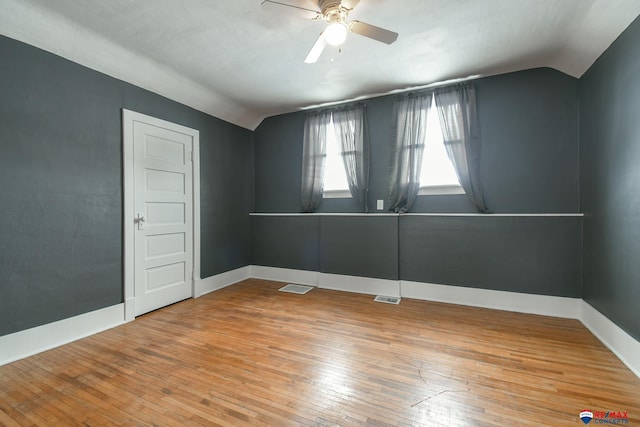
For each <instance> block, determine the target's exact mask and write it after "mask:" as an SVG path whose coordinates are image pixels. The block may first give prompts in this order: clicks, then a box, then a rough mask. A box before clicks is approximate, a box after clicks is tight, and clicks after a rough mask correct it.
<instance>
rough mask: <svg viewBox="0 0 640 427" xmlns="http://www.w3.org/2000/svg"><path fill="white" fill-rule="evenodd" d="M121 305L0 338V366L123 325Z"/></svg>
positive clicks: (123, 316) (122, 305)
mask: <svg viewBox="0 0 640 427" xmlns="http://www.w3.org/2000/svg"><path fill="white" fill-rule="evenodd" d="M124 319H125V314H124V304H118V305H113V306H111V307H106V308H102V309H100V310H96V311H91V312H89V313H84V314H80V315H78V316H74V317H70V318H68V319H63V320H58V321H57V322H52V323H47V324H46V325H42V326H37V327H35V328H31V329H26V330H24V331H20V332H16V333H13V334H9V335H4V336H2V337H0V365H4V364H7V363H11V362H14V361H16V360H19V359H23V358H25V357H28V356H31V355H34V354H37V353H41V352H43V351H46V350H50V349H52V348H55V347H58V346H60V345H63V344H67V343H70V342H72V341H76V340H79V339H81V338H85V337H88V336H89V335H93V334H97V333H98V332H102V331H104V330H107V329H110V328H113V327H115V326H118V325H121V324H123V323H124Z"/></svg>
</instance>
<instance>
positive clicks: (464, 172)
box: [435, 84, 490, 213]
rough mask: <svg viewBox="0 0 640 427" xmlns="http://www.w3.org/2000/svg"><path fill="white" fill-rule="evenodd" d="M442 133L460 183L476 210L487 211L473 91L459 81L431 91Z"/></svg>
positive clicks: (478, 125) (478, 127) (470, 86)
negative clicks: (481, 179)
mask: <svg viewBox="0 0 640 427" xmlns="http://www.w3.org/2000/svg"><path fill="white" fill-rule="evenodd" d="M435 100H436V108H437V109H438V115H439V116H440V126H441V127H442V133H443V135H442V137H443V139H444V146H445V147H446V149H447V153H448V154H449V158H450V159H451V162H452V163H453V167H454V168H455V170H456V174H457V175H458V180H459V181H460V185H461V186H462V188H463V189H464V191H465V193H467V197H468V198H469V201H471V203H472V204H473V205H474V206H475V208H476V209H477V210H478V212H481V213H490V212H489V210H488V209H487V207H486V205H485V203H484V195H483V192H482V184H481V183H480V123H479V122H478V108H477V105H476V91H475V88H474V87H473V86H472V85H469V84H462V85H456V86H450V87H445V88H441V89H437V90H436V91H435Z"/></svg>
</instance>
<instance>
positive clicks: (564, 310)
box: [400, 280, 582, 319]
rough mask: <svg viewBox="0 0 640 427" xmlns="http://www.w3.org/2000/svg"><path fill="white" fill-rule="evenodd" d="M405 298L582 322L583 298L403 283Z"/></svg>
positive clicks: (403, 295)
mask: <svg viewBox="0 0 640 427" xmlns="http://www.w3.org/2000/svg"><path fill="white" fill-rule="evenodd" d="M400 290H401V292H400V293H401V295H402V297H403V298H414V299H421V300H427V301H437V302H445V303H449V304H459V305H469V306H473V307H483V308H491V309H495V310H505V311H515V312H518V313H529V314H540V315H543V316H554V317H565V318H569V319H578V316H579V313H580V303H581V302H582V299H580V298H567V297H556V296H549V295H535V294H523V293H519V292H507V291H495V290H490V289H477V288H468V287H464V286H451V285H436V284H432V283H421V282H410V281H407V280H402V281H400Z"/></svg>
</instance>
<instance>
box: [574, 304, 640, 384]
mask: <svg viewBox="0 0 640 427" xmlns="http://www.w3.org/2000/svg"><path fill="white" fill-rule="evenodd" d="M580 321H581V322H582V323H583V324H584V325H585V326H586V327H587V329H589V330H590V331H591V333H592V334H593V335H595V336H596V337H597V338H598V339H599V340H600V341H602V343H603V344H604V345H605V346H607V347H608V348H609V350H611V351H612V352H613V353H614V354H615V355H616V356H618V359H620V360H621V361H622V363H624V364H625V365H627V367H628V368H629V369H631V371H632V372H633V373H634V374H636V376H637V377H638V378H640V341H638V340H636V339H635V338H633V337H632V336H631V335H629V334H628V333H626V332H625V331H624V330H623V329H622V328H620V327H619V326H618V325H616V324H615V323H613V322H612V321H611V320H609V318H608V317H606V316H605V315H604V314H602V313H600V312H599V311H598V310H596V309H595V308H593V307H592V306H591V304H589V303H588V302H586V301H582V305H581V312H580Z"/></svg>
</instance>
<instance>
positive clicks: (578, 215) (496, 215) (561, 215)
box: [249, 212, 584, 218]
mask: <svg viewBox="0 0 640 427" xmlns="http://www.w3.org/2000/svg"><path fill="white" fill-rule="evenodd" d="M249 216H283V217H287V216H353V217H359V216H364V217H370V216H398V217H403V216H436V217H478V218H519V217H524V218H547V217H551V218H553V217H557V218H582V217H584V213H491V214H483V213H447V212H442V213H437V212H431V213H427V212H423V213H394V212H385V213H358V212H353V213H349V212H346V213H345V212H320V213H318V212H314V213H300V212H251V213H250V214H249Z"/></svg>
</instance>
